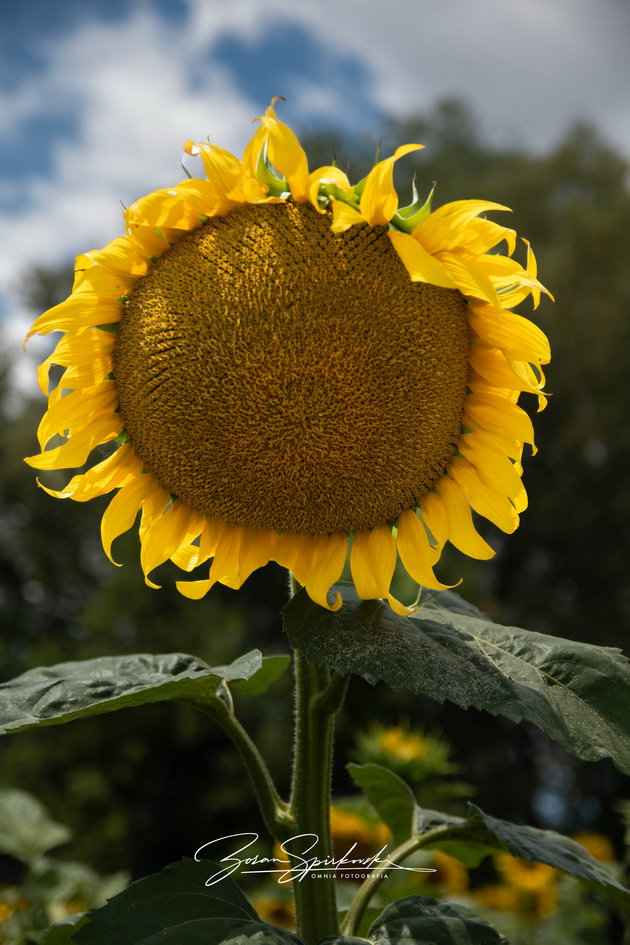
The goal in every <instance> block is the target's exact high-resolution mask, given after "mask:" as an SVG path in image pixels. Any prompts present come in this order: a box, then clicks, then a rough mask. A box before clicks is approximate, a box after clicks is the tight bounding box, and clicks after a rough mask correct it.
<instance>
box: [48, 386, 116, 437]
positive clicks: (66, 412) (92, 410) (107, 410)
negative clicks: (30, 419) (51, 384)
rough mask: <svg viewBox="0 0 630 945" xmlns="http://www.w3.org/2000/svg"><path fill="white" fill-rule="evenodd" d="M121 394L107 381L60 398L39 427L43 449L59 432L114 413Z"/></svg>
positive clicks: (82, 425)
mask: <svg viewBox="0 0 630 945" xmlns="http://www.w3.org/2000/svg"><path fill="white" fill-rule="evenodd" d="M117 402H118V394H117V392H116V387H115V385H114V382H113V381H103V382H102V383H101V384H99V385H98V386H97V387H95V388H88V389H87V390H78V391H72V393H70V394H67V395H66V396H65V397H61V398H59V399H57V400H56V401H55V402H54V403H53V404H52V406H50V407H49V408H48V410H47V411H46V413H45V414H44V416H43V417H42V419H41V422H40V424H39V427H38V429H37V439H38V441H39V445H40V447H41V448H42V450H45V449H46V444H47V443H49V442H50V440H51V439H52V438H53V437H54V436H56V435H57V434H60V433H61V434H63V433H65V431H66V430H76V429H77V428H78V429H81V428H85V427H86V426H89V425H91V424H92V422H93V421H92V418H93V417H94V416H95V415H96V416H98V415H100V414H111V413H113V412H114V409H115V407H116V404H117Z"/></svg>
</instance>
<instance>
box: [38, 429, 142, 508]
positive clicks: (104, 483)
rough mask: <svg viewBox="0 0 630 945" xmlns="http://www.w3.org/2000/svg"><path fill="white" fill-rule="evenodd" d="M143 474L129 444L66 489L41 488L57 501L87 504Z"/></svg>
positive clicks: (80, 476) (70, 483) (42, 486)
mask: <svg viewBox="0 0 630 945" xmlns="http://www.w3.org/2000/svg"><path fill="white" fill-rule="evenodd" d="M141 473H142V461H141V460H139V459H138V458H137V457H136V456H134V453H133V447H132V446H131V445H130V444H129V443H127V444H125V445H124V446H120V447H119V448H118V449H117V450H116V452H115V453H112V455H111V456H108V457H107V459H104V460H103V461H102V462H100V463H97V465H96V466H92V468H91V469H88V470H87V472H85V473H82V474H80V475H78V476H73V477H72V479H71V480H70V482H69V483H68V485H67V486H66V487H65V489H61V490H55V489H48V488H47V487H46V486H44V485H42V484H41V482H40V483H39V486H40V487H41V488H42V489H43V490H44V492H47V493H48V494H49V495H53V496H55V498H56V499H74V500H75V502H87V501H88V500H89V499H94V498H95V497H96V496H100V495H106V494H107V493H108V492H111V491H112V489H117V488H118V487H119V486H123V485H125V484H126V483H127V482H129V481H131V479H134V478H136V476H139V475H140V474H141Z"/></svg>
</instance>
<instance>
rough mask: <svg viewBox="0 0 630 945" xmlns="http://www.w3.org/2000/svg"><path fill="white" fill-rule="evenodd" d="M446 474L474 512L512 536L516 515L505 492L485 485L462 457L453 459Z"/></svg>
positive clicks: (516, 523) (516, 520)
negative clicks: (455, 484) (458, 488)
mask: <svg viewBox="0 0 630 945" xmlns="http://www.w3.org/2000/svg"><path fill="white" fill-rule="evenodd" d="M448 472H449V476H451V477H452V478H453V479H454V481H455V482H456V483H457V485H458V486H459V487H460V489H461V490H462V492H463V493H464V495H465V496H466V498H467V499H468V501H469V502H470V504H471V506H472V507H473V509H474V510H475V512H478V513H479V515H483V517H484V518H487V519H488V521H490V522H492V523H493V524H494V525H496V526H497V528H500V529H501V531H504V532H507V534H509V535H511V534H512V532H513V531H514V530H515V529H516V528H517V526H518V515H517V513H516V509H515V508H514V506H513V505H512V503H511V502H510V500H509V499H508V497H507V495H506V494H505V492H503V491H502V490H496V489H495V488H494V487H493V486H488V485H486V483H485V482H483V481H482V480H481V479H480V478H479V476H478V475H477V473H476V471H475V468H474V466H472V465H471V464H470V463H469V462H468V460H467V459H466V458H465V457H463V456H454V457H453V459H452V460H451V462H450V464H449V467H448Z"/></svg>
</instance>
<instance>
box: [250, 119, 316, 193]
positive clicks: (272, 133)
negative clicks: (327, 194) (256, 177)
mask: <svg viewBox="0 0 630 945" xmlns="http://www.w3.org/2000/svg"><path fill="white" fill-rule="evenodd" d="M260 120H261V122H262V123H263V125H264V126H265V128H266V129H267V132H268V134H269V152H268V153H269V160H270V161H271V163H272V164H273V166H274V167H276V168H277V169H278V170H279V171H280V173H281V174H282V175H283V177H286V179H287V181H288V183H289V187H290V188H291V196H292V197H293V199H294V200H297V201H298V203H303V202H305V201H306V200H308V199H309V186H308V184H309V181H308V160H307V158H306V152H305V151H304V148H303V147H302V145H301V144H300V142H299V141H298V139H297V138H296V136H295V134H294V133H293V132H292V131H291V129H290V128H288V127H287V126H286V125H285V124H283V123H282V122H281V121H279V120H278V119H277V118H276V117H275V115H274V113H273V109H269V110H268V112H267V114H266V115H264V116H263V117H262V118H261V119H260Z"/></svg>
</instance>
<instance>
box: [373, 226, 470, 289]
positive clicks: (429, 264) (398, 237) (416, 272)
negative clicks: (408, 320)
mask: <svg viewBox="0 0 630 945" xmlns="http://www.w3.org/2000/svg"><path fill="white" fill-rule="evenodd" d="M387 235H388V236H389V238H390V240H391V241H392V243H393V245H394V249H395V250H396V252H397V253H398V255H399V256H400V259H401V261H402V263H403V265H404V267H405V269H406V270H407V272H408V273H409V277H410V279H411V281H412V282H428V283H430V284H431V285H437V286H442V287H443V288H445V289H454V288H456V286H455V282H454V281H453V279H452V277H451V275H450V273H449V271H448V269H447V268H446V267H445V266H444V265H443V264H442V263H441V262H440V261H439V259H436V258H435V257H434V256H432V255H431V254H430V253H427V251H426V249H424V247H423V246H421V245H420V243H419V242H418V241H417V240H415V239H414V238H413V236H410V235H409V234H408V233H399V232H398V230H388V232H387Z"/></svg>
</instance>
